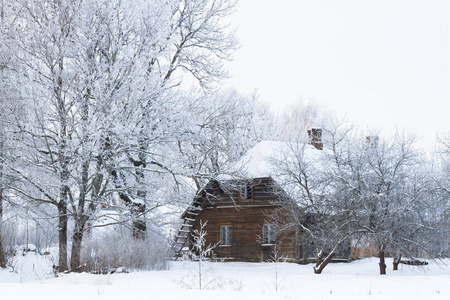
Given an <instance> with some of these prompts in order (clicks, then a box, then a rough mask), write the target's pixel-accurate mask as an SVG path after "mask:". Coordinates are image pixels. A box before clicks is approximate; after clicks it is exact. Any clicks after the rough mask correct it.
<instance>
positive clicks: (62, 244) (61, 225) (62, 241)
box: [58, 202, 68, 272]
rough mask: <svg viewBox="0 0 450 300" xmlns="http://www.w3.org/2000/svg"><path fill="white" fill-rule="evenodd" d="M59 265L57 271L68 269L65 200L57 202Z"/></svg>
mask: <svg viewBox="0 0 450 300" xmlns="http://www.w3.org/2000/svg"><path fill="white" fill-rule="evenodd" d="M58 214H59V220H58V235H59V266H58V271H59V272H64V271H67V270H68V265H67V220H68V218H67V207H66V203H65V202H62V203H61V202H60V203H59V204H58Z"/></svg>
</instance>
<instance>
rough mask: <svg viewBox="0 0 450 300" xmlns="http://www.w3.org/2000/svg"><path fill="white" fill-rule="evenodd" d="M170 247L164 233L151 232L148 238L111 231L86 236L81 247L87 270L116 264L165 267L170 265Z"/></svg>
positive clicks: (150, 267)
mask: <svg viewBox="0 0 450 300" xmlns="http://www.w3.org/2000/svg"><path fill="white" fill-rule="evenodd" d="M169 257H170V247H169V245H168V243H167V241H166V240H165V239H164V237H162V236H161V235H158V234H156V233H153V234H152V233H150V232H149V233H148V236H147V237H146V239H145V240H137V239H133V238H132V237H131V235H129V234H121V233H119V232H108V233H104V234H102V235H100V236H98V237H95V238H91V239H89V240H87V241H86V242H85V244H84V247H83V249H82V257H81V261H82V266H83V269H84V270H85V271H89V272H99V273H105V272H110V270H117V268H125V269H140V270H162V269H167V268H168V261H169Z"/></svg>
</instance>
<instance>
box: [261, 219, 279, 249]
mask: <svg viewBox="0 0 450 300" xmlns="http://www.w3.org/2000/svg"><path fill="white" fill-rule="evenodd" d="M275 239H276V226H275V224H269V223H266V224H264V225H263V235H262V245H263V246H264V245H274V244H275Z"/></svg>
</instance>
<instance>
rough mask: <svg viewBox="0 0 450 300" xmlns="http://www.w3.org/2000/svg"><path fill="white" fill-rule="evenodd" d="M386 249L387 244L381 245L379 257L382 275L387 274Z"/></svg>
mask: <svg viewBox="0 0 450 300" xmlns="http://www.w3.org/2000/svg"><path fill="white" fill-rule="evenodd" d="M385 249H386V246H385V245H382V246H381V247H380V252H379V257H380V263H379V265H380V275H386V262H385V259H384V258H385V255H386V253H385Z"/></svg>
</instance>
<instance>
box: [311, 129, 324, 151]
mask: <svg viewBox="0 0 450 300" xmlns="http://www.w3.org/2000/svg"><path fill="white" fill-rule="evenodd" d="M308 141H309V142H308V144H310V145H313V146H314V147H315V148H316V149H317V150H323V143H322V129H320V128H311V129H308Z"/></svg>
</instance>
